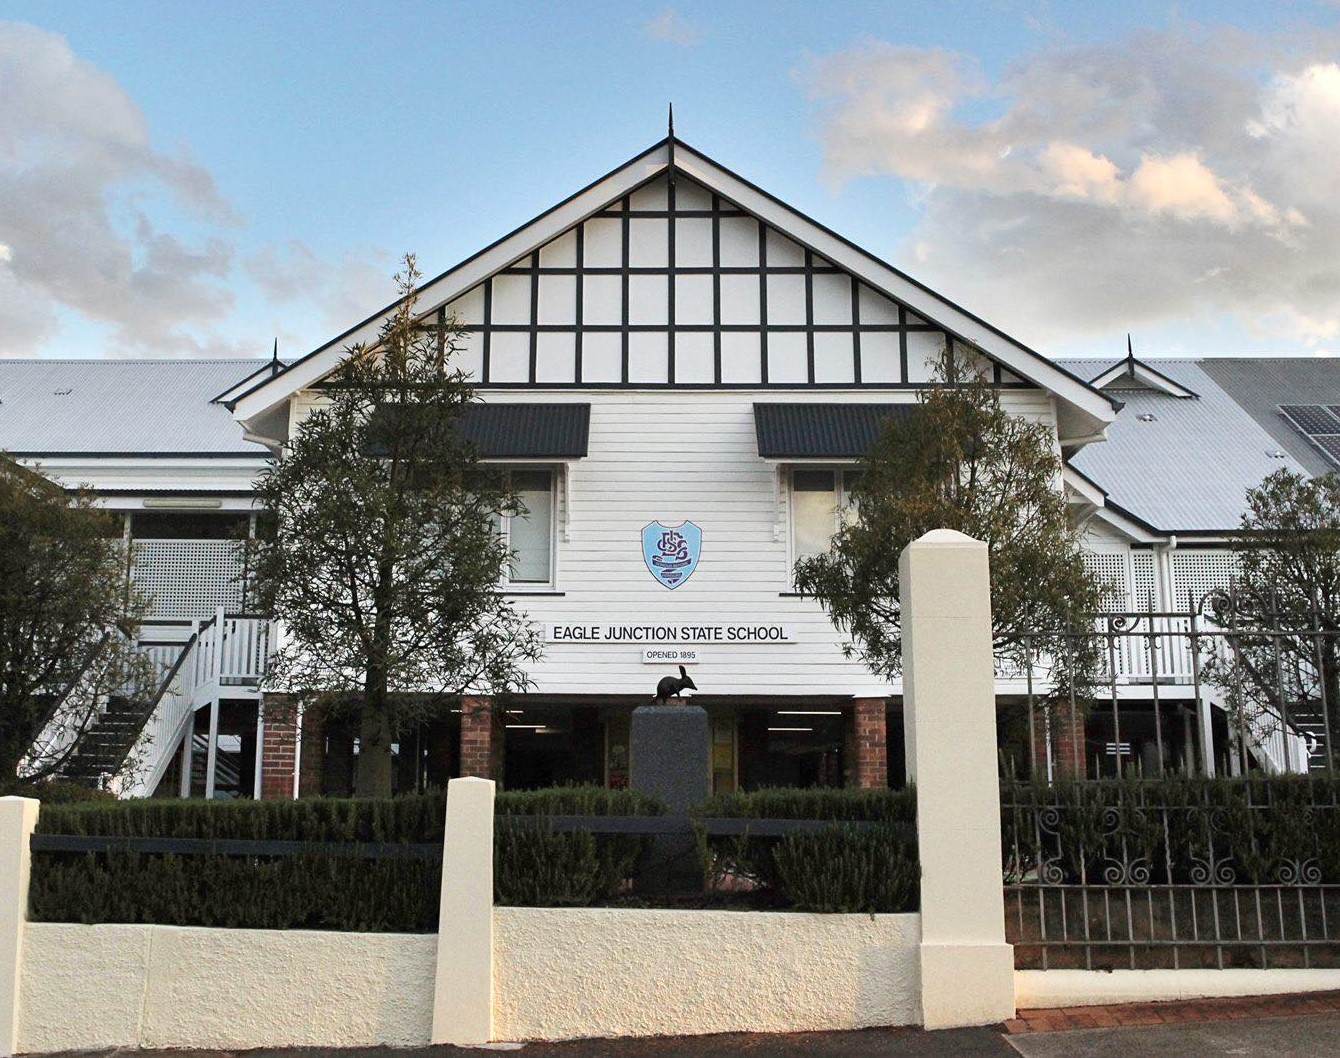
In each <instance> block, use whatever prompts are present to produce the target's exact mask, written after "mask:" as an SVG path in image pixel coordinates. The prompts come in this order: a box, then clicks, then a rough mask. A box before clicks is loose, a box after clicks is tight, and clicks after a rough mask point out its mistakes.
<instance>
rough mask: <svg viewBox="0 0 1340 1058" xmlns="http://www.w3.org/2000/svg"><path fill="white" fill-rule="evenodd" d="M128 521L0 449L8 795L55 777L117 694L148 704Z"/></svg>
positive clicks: (1, 666)
mask: <svg viewBox="0 0 1340 1058" xmlns="http://www.w3.org/2000/svg"><path fill="white" fill-rule="evenodd" d="M143 610H144V600H142V599H141V598H139V597H138V596H137V594H136V593H135V592H134V591H133V590H132V589H131V587H130V583H129V578H128V575H127V557H126V554H125V551H124V548H123V547H122V540H121V520H120V519H119V518H117V517H115V516H114V515H111V514H108V513H107V512H105V511H102V510H99V509H97V508H96V507H95V506H94V501H93V498H92V497H91V496H90V495H88V494H87V493H85V492H82V491H73V492H70V493H67V492H66V491H65V490H64V489H63V488H61V487H60V486H59V485H57V484H56V483H55V482H53V481H51V480H50V479H49V478H46V477H44V476H43V475H42V474H40V473H37V472H35V471H33V470H30V469H28V468H26V467H24V466H22V465H21V464H19V463H17V462H16V461H15V460H13V459H11V458H10V457H9V456H7V455H4V454H3V453H0V790H6V791H8V790H12V789H15V788H17V787H30V786H32V785H33V784H35V783H40V782H42V781H43V780H45V779H49V778H51V777H52V776H54V775H56V774H57V773H58V772H60V770H61V769H62V767H63V766H64V765H65V764H66V763H67V762H68V761H70V760H71V758H72V757H73V756H74V755H75V754H76V753H77V752H78V751H79V748H80V746H81V745H82V744H83V742H84V739H85V736H86V735H87V734H88V732H89V730H90V729H91V728H92V726H93V725H94V723H95V721H96V720H97V718H98V716H99V715H100V713H101V712H102V710H103V709H104V708H106V706H107V704H108V699H109V697H119V698H122V699H125V700H127V701H129V702H132V703H133V702H136V701H144V702H147V699H146V698H145V696H146V695H147V694H149V693H150V691H151V688H152V681H153V673H152V672H151V671H150V666H149V664H148V662H147V660H146V658H145V657H144V655H143V654H141V653H140V652H138V651H137V650H136V648H135V640H134V632H135V626H136V625H137V623H138V622H139V620H140V619H141V618H142V616H143Z"/></svg>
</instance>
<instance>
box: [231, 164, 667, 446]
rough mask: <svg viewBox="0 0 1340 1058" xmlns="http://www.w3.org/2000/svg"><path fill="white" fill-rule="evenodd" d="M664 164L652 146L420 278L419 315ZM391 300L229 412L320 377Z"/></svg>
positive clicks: (253, 410) (277, 397) (370, 329)
mask: <svg viewBox="0 0 1340 1058" xmlns="http://www.w3.org/2000/svg"><path fill="white" fill-rule="evenodd" d="M668 164H669V150H668V148H667V147H666V146H664V145H661V146H659V147H658V148H653V149H652V150H651V151H649V152H647V153H645V154H642V155H639V156H638V157H637V158H635V159H633V160H632V161H631V162H628V163H626V164H625V165H623V166H622V167H620V168H619V169H616V170H615V171H614V172H612V173H610V174H609V175H608V176H606V177H604V178H603V179H601V180H598V181H597V182H596V183H594V184H591V185H590V186H589V187H587V188H586V189H585V190H583V191H579V192H578V193H577V194H576V195H574V196H573V197H572V198H569V199H567V200H566V201H564V202H561V203H559V204H558V205H557V206H555V207H554V208H553V209H551V210H549V212H547V213H545V214H542V215H541V216H540V217H538V218H536V219H535V220H533V221H531V222H530V223H529V224H526V225H524V226H522V227H521V228H518V229H517V230H516V231H514V232H513V233H512V234H511V235H508V236H505V237H504V238H503V239H501V240H499V241H498V242H496V243H494V244H493V245H492V246H489V247H487V248H486V249H484V250H483V251H481V252H480V253H478V254H476V255H475V256H474V257H471V258H470V259H468V260H467V261H464V262H463V263H461V264H459V265H457V266H456V267H455V268H453V269H451V270H450V271H448V272H445V273H443V274H442V275H440V276H438V277H437V278H436V279H434V280H431V281H430V282H428V283H425V284H424V285H423V286H422V287H420V288H419V299H420V302H421V303H422V304H424V305H426V306H427V307H426V308H424V309H423V310H422V312H421V313H420V317H424V316H428V315H430V314H432V313H434V312H436V311H437V309H438V308H439V307H440V306H442V305H445V304H446V303H447V302H449V301H453V300H454V299H456V298H458V297H460V296H461V295H462V294H464V293H465V292H466V291H468V290H469V289H470V288H471V287H473V286H475V285H476V284H478V283H481V282H483V281H484V280H485V279H487V278H488V277H489V276H491V275H493V274H494V273H496V272H499V271H501V270H502V269H504V268H506V267H508V265H511V264H512V263H514V262H515V261H517V260H520V259H521V258H522V257H525V256H526V255H527V254H529V253H533V252H534V251H535V250H536V249H538V248H539V247H541V246H543V245H544V244H545V243H547V242H549V241H550V240H551V239H553V238H556V237H557V236H559V235H561V234H562V233H563V232H565V231H567V230H568V229H569V228H571V227H573V226H574V225H576V224H578V223H580V222H581V221H583V220H585V219H586V218H587V217H589V216H590V215H591V214H593V213H596V212H597V211H599V210H601V209H603V208H604V207H605V206H607V205H609V204H610V203H611V202H613V201H615V200H616V199H619V198H622V197H623V196H624V195H626V194H628V193H629V192H631V191H633V190H634V189H636V188H637V187H640V186H641V185H642V184H644V183H646V182H647V181H648V180H650V179H651V178H652V177H654V176H656V175H657V174H658V173H660V172H662V171H663V170H664V169H665V168H666V167H667V165H668ZM395 305H396V303H395V302H392V303H391V304H390V305H388V306H387V307H386V308H384V309H383V310H382V311H381V312H379V313H377V314H376V315H374V316H371V317H369V318H368V319H366V320H364V321H363V322H362V323H360V324H359V325H358V326H356V327H354V328H353V329H352V330H349V331H346V332H345V333H344V334H342V335H340V336H339V337H337V338H334V339H332V340H331V341H330V342H328V343H326V345H324V346H322V347H321V348H320V349H318V350H316V351H315V352H314V353H311V354H309V355H308V356H307V357H305V358H303V359H302V360H299V361H297V362H296V363H294V364H293V365H291V366H290V367H289V369H288V370H287V371H285V372H284V373H283V374H281V375H278V376H277V377H276V378H274V379H270V380H267V381H266V382H263V383H261V384H260V385H259V386H258V387H256V388H253V389H252V390H250V391H248V392H247V393H245V394H243V395H242V396H241V397H238V398H237V399H236V400H235V401H234V403H233V417H234V418H235V419H239V420H242V421H244V422H245V421H246V420H248V419H253V418H255V417H256V416H257V415H260V414H263V413H264V412H266V411H268V410H269V409H270V408H273V407H274V406H275V405H276V404H278V403H280V402H281V401H284V400H287V399H288V398H289V397H290V396H292V395H293V394H294V393H297V392H299V391H300V390H303V389H306V388H307V387H309V386H312V385H315V384H316V383H317V382H319V381H321V379H323V378H324V377H325V376H326V375H328V374H330V372H331V371H333V370H334V369H335V367H336V366H337V365H338V364H339V362H340V358H341V357H342V356H343V355H344V351H345V349H346V348H347V347H348V346H350V345H354V344H357V343H359V342H364V343H370V342H372V341H373V340H375V339H376V337H377V335H378V334H379V333H380V331H381V326H382V323H383V321H384V320H385V319H386V318H387V317H388V316H389V315H390V313H391V312H392V311H393V310H394V309H395Z"/></svg>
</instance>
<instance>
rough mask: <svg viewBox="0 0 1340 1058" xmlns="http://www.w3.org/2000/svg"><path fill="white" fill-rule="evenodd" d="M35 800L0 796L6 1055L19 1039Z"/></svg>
mask: <svg viewBox="0 0 1340 1058" xmlns="http://www.w3.org/2000/svg"><path fill="white" fill-rule="evenodd" d="M40 807H41V806H40V804H39V803H38V801H37V800H36V799H34V798H31V797H0V978H3V980H0V1056H3V1058H9V1056H10V1055H12V1054H13V1053H14V1050H15V1048H16V1047H17V1046H18V1042H19V984H20V982H19V974H20V972H21V971H22V969H23V930H24V925H25V923H26V922H27V920H28V874H29V870H30V868H31V865H32V854H31V852H30V850H29V847H28V840H29V839H30V838H31V837H32V834H33V829H34V828H35V827H36V826H37V812H38V809H39V808H40Z"/></svg>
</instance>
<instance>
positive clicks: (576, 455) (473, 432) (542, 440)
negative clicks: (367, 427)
mask: <svg viewBox="0 0 1340 1058" xmlns="http://www.w3.org/2000/svg"><path fill="white" fill-rule="evenodd" d="M402 414H404V411H403V409H398V408H397V407H396V406H393V405H383V406H382V407H380V408H378V409H377V412H376V419H382V420H384V421H388V422H390V421H394V419H393V418H392V417H393V416H394V417H399V416H400V415H402ZM376 419H374V422H375V421H376ZM460 424H461V426H460V428H461V432H462V433H463V434H464V435H465V436H466V437H467V438H468V439H469V440H471V441H473V442H474V443H475V445H476V447H477V448H478V449H479V455H480V456H481V457H482V458H484V459H580V458H582V457H583V456H585V455H586V450H587V444H588V441H589V438H590V433H591V405H589V404H471V405H469V406H468V407H466V408H465V409H464V411H463V412H462V413H461V417H460ZM375 433H376V431H375V429H374V436H375ZM384 452H385V447H384V445H382V444H378V443H377V442H376V441H375V440H374V441H373V442H372V443H371V444H370V445H369V451H368V454H369V455H381V454H384Z"/></svg>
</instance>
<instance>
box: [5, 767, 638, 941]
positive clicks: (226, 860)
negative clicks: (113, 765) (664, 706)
mask: <svg viewBox="0 0 1340 1058" xmlns="http://www.w3.org/2000/svg"><path fill="white" fill-rule="evenodd" d="M445 811H446V800H445V795H444V794H442V793H440V792H438V793H432V794H424V795H420V796H412V797H397V798H394V799H390V800H359V799H335V798H307V799H303V800H299V801H196V800H167V799H163V800H137V801H105V800H100V801H97V802H94V803H88V804H68V805H43V808H42V812H41V813H40V815H39V816H38V825H37V830H38V832H39V833H42V834H73V835H99V836H105V837H146V838H154V837H162V838H214V839H221V840H226V839H237V840H253V841H314V842H334V843H347V842H360V843H377V844H412V845H436V846H440V845H441V842H442V832H443V822H444V818H445ZM497 811H498V815H499V816H500V821H499V825H498V827H497V829H496V840H495V852H494V856H495V863H496V868H495V871H494V877H495V878H496V879H497V899H498V902H499V903H507V904H518V903H522V904H534V905H549V906H560V905H581V904H591V903H598V902H601V901H604V900H607V899H609V898H610V897H611V896H612V895H613V894H614V893H616V892H617V891H618V889H619V886H620V885H621V884H622V883H623V880H624V879H625V878H626V877H627V876H628V873H629V871H630V869H631V864H632V863H633V862H634V861H636V859H637V857H638V855H639V854H640V852H641V850H642V847H643V846H642V842H643V840H644V839H642V838H639V837H636V836H621V835H592V834H589V833H586V834H582V833H573V834H566V833H557V834H555V833H548V832H545V831H537V830H531V829H526V828H522V827H520V826H513V825H509V823H508V822H507V820H509V819H511V818H513V817H516V816H523V815H657V814H660V813H661V812H663V811H664V808H663V807H662V806H660V805H659V804H658V803H656V802H655V801H654V800H652V799H651V798H648V797H645V796H643V795H640V794H634V793H631V792H629V791H624V790H606V789H604V788H601V787H563V788H559V789H554V790H535V791H527V792H521V793H500V794H499V795H498V798H497ZM440 879H441V863H440V861H439V860H437V859H429V860H418V859H360V858H357V857H350V856H334V855H329V854H325V853H307V854H302V855H297V856H263V857H262V856H173V855H163V854H156V853H138V852H112V853H38V854H36V855H35V856H34V858H33V874H32V883H31V887H30V896H29V905H30V911H29V913H30V915H31V917H32V919H33V920H34V921H45V922H156V923H162V924H167V925H182V926H231V927H250V928H257V929H294V928H297V929H302V928H306V929H335V930H361V931H374V932H375V931H391V932H431V931H433V930H435V929H436V928H437V911H438V894H439V889H440Z"/></svg>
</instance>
